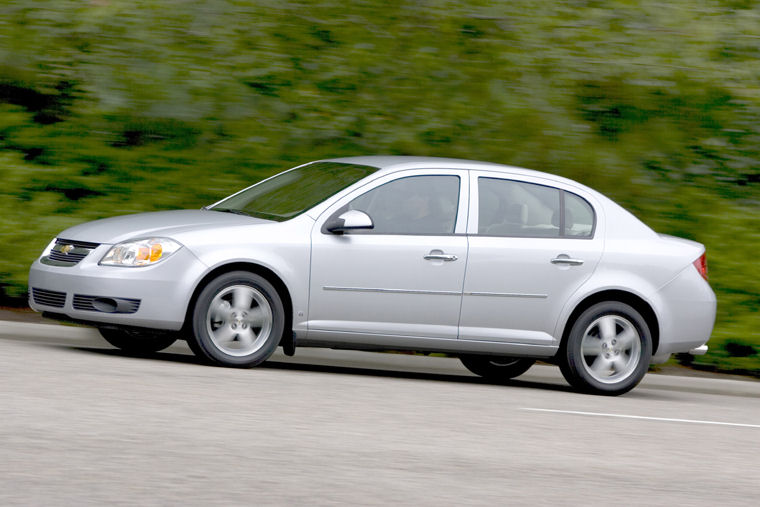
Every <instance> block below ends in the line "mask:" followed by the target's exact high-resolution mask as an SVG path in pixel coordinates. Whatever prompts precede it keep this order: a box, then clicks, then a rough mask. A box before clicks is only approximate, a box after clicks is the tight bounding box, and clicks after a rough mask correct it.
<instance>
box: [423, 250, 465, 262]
mask: <svg viewBox="0 0 760 507" xmlns="http://www.w3.org/2000/svg"><path fill="white" fill-rule="evenodd" d="M424 259H425V260H426V261H446V262H451V261H455V260H457V259H458V257H457V256H456V255H454V254H445V253H443V252H441V253H433V252H430V253H429V254H427V255H426V256H425V257H424Z"/></svg>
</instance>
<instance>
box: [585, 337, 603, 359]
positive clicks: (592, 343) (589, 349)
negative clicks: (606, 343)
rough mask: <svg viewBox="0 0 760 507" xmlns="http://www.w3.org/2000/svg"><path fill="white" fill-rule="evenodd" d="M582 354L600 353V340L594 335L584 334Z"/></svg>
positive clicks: (592, 354) (596, 354) (595, 354)
mask: <svg viewBox="0 0 760 507" xmlns="http://www.w3.org/2000/svg"><path fill="white" fill-rule="evenodd" d="M581 352H582V353H583V355H584V356H598V355H600V354H601V353H602V341H601V340H599V339H598V338H596V337H594V336H586V338H585V339H584V340H583V350H582V351H581Z"/></svg>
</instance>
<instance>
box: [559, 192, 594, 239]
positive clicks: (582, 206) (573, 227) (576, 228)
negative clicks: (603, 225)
mask: <svg viewBox="0 0 760 507" xmlns="http://www.w3.org/2000/svg"><path fill="white" fill-rule="evenodd" d="M593 232H594V210H593V209H592V208H591V205H590V204H589V203H588V202H586V200H585V199H583V198H582V197H578V196H577V195H575V194H571V193H570V192H565V236H570V237H574V238H590V237H591V235H592V234H593Z"/></svg>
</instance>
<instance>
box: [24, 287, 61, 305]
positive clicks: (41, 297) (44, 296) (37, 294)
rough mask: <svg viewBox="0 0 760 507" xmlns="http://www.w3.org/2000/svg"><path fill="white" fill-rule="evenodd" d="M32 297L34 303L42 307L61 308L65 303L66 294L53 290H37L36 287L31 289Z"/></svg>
mask: <svg viewBox="0 0 760 507" xmlns="http://www.w3.org/2000/svg"><path fill="white" fill-rule="evenodd" d="M32 297H33V298H34V302H35V303H37V304H38V305H43V306H53V307H55V308H63V305H64V304H65V303H66V293H65V292H57V291H54V290H47V289H37V288H36V287H33V288H32Z"/></svg>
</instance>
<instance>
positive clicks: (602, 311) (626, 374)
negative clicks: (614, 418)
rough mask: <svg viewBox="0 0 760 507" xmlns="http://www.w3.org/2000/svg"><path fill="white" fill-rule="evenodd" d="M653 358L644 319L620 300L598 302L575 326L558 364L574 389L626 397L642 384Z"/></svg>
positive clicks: (581, 316) (582, 315) (648, 331)
mask: <svg viewBox="0 0 760 507" xmlns="http://www.w3.org/2000/svg"><path fill="white" fill-rule="evenodd" d="M651 358H652V337H651V332H650V330H649V326H648V325H647V323H646V321H645V320H644V318H643V317H642V316H641V314H640V313H639V312H637V311H636V310H635V309H634V308H633V307H631V306H629V305H627V304H625V303H621V302H618V301H606V302H602V303H597V304H595V305H594V306H592V307H590V308H589V309H587V310H586V311H584V312H583V313H582V314H581V315H580V317H578V319H577V320H576V321H575V323H574V324H573V327H572V329H571V330H570V334H569V335H568V337H567V341H566V342H565V343H564V345H563V347H562V349H561V352H560V356H559V363H560V368H561V370H562V374H563V375H564V377H565V379H566V380H567V381H568V382H569V383H570V385H572V386H573V387H575V388H577V389H579V390H581V391H585V392H591V393H596V394H607V395H618V394H623V393H626V392H628V391H630V390H631V389H633V388H634V387H636V385H637V384H638V383H639V382H640V381H641V379H642V378H643V377H644V374H646V372H647V369H648V368H649V361H650V359H651Z"/></svg>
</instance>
